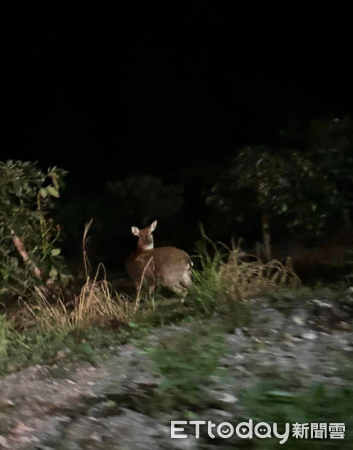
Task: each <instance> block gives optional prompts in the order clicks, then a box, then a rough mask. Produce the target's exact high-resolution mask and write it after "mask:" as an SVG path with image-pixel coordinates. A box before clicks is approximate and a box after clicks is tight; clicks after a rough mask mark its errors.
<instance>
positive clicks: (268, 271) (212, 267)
mask: <svg viewBox="0 0 353 450" xmlns="http://www.w3.org/2000/svg"><path fill="white" fill-rule="evenodd" d="M206 239H207V238H206ZM207 242H209V243H211V246H212V251H211V252H210V251H209V250H208V248H207ZM211 255H212V256H211ZM199 259H200V264H201V269H202V270H201V271H200V272H197V271H194V273H193V277H194V285H193V287H192V290H191V294H190V298H191V301H193V302H194V303H196V304H198V305H199V307H200V308H201V309H202V310H203V311H204V312H209V311H211V310H214V309H216V310H217V309H218V310H219V309H222V308H225V309H227V308H229V307H230V306H232V305H234V303H237V302H241V301H244V300H246V299H249V298H251V297H256V296H257V295H263V294H265V293H269V292H276V291H278V290H280V289H283V288H287V289H291V290H293V289H297V288H298V287H300V286H301V282H300V279H299V278H298V276H297V275H296V274H295V272H294V270H293V268H292V266H291V263H290V260H287V261H286V264H284V265H283V264H281V263H280V262H279V261H276V260H273V261H269V262H267V263H263V262H262V261H261V260H260V259H259V258H257V257H256V256H253V255H247V254H246V253H245V252H243V251H242V250H241V249H240V247H239V246H238V247H236V248H235V247H234V248H233V250H230V249H228V248H226V247H224V246H222V247H220V246H219V245H218V246H217V245H216V244H214V243H212V242H211V241H208V240H204V241H203V243H201V244H200V246H199Z"/></svg>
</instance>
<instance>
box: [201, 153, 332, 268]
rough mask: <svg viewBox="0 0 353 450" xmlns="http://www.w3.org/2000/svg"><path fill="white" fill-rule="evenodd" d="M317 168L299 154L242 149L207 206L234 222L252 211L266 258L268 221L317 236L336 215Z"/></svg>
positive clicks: (327, 179) (268, 255)
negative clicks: (257, 219)
mask: <svg viewBox="0 0 353 450" xmlns="http://www.w3.org/2000/svg"><path fill="white" fill-rule="evenodd" d="M323 169H324V167H322V166H320V165H319V163H318V162H317V163H316V164H314V162H313V161H312V160H310V159H309V158H308V157H306V156H305V155H304V154H303V153H301V152H299V151H294V150H287V149H286V150H281V149H280V150H273V149H269V148H267V147H266V146H257V147H246V148H244V149H243V150H241V151H240V152H239V153H238V155H237V156H236V158H234V159H233V160H232V162H231V164H230V166H229V167H228V168H227V169H226V170H225V171H224V176H223V177H222V180H221V181H220V182H218V183H217V184H216V185H215V186H214V187H213V189H212V192H211V194H210V195H209V197H208V199H207V202H208V203H209V204H211V205H212V206H213V207H215V208H216V210H217V211H219V212H221V213H223V214H224V215H228V216H230V215H233V214H235V215H236V216H237V217H238V218H239V220H244V218H246V215H247V214H249V213H251V212H252V209H254V208H255V209H256V211H257V212H258V215H259V217H260V218H261V227H262V235H263V243H264V249H265V256H266V258H268V259H270V258H271V232H270V227H271V224H273V222H275V221H276V222H278V221H279V222H280V223H281V225H282V227H283V228H286V229H287V230H291V231H292V230H298V229H300V228H306V229H310V230H315V231H316V232H319V231H320V230H321V229H322V228H323V227H324V226H325V225H326V223H327V220H328V218H329V217H330V215H331V214H333V213H334V212H335V211H336V209H337V207H338V203H337V202H336V199H337V189H336V188H335V184H334V183H333V181H332V179H331V178H330V176H329V175H328V174H327V173H325V171H324V170H323ZM242 196H245V197H246V198H247V199H248V202H247V205H246V206H245V210H244V211H243V212H242V213H241V214H240V216H239V208H234V205H236V204H237V202H238V201H239V199H241V198H242ZM242 204H243V205H244V202H242Z"/></svg>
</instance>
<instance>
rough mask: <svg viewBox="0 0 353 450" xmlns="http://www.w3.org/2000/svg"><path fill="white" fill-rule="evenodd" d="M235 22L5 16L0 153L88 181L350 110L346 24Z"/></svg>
mask: <svg viewBox="0 0 353 450" xmlns="http://www.w3.org/2000/svg"><path fill="white" fill-rule="evenodd" d="M160 14H163V11H162V12H160ZM241 23H242V19H241V17H237V18H236V19H234V18H233V17H229V15H228V14H227V12H224V13H221V12H217V13H216V12H215V11H211V10H209V9H208V10H206V9H203V10H202V11H201V12H200V11H199V10H197V9H196V8H195V10H192V9H191V10H188V11H186V12H185V11H184V12H182V13H181V12H180V11H179V14H177V12H175V11H172V10H169V11H165V16H164V17H163V18H162V19H161V15H159V16H158V15H155V14H154V13H153V12H151V11H150V14H147V15H146V16H144V14H143V13H141V12H140V16H139V17H138V18H136V17H135V16H132V17H130V20H129V21H128V22H127V23H124V17H121V16H120V17H116V16H114V17H110V14H109V11H108V12H107V16H106V17H100V18H99V19H98V18H97V19H93V18H92V17H91V18H90V19H89V20H88V19H86V18H81V19H78V18H77V17H76V18H72V19H67V18H60V19H59V18H53V20H52V21H51V22H50V23H49V21H46V22H45V24H43V22H41V21H40V20H39V19H37V20H36V21H35V20H34V21H29V22H26V24H25V26H23V24H21V23H19V22H17V21H14V23H10V24H8V28H7V32H5V38H4V39H3V41H2V67H3V70H2V72H5V80H3V82H2V88H1V90H2V95H1V97H2V101H1V108H2V110H3V117H4V119H3V120H2V126H1V128H2V130H1V138H2V145H1V148H2V157H1V159H2V160H4V159H9V158H11V159H22V160H39V161H40V163H41V165H43V166H47V165H58V166H61V167H63V168H65V169H68V170H69V171H70V172H71V176H70V177H71V180H72V182H75V181H76V182H77V183H81V182H82V181H84V183H90V184H94V183H95V182H96V180H98V182H99V183H100V182H101V181H103V180H105V179H119V178H122V177H124V176H125V175H127V174H129V173H134V172H135V173H155V174H161V173H164V174H168V173H170V172H173V171H178V170H179V169H181V168H182V167H185V166H187V165H189V164H195V165H196V164H197V161H198V160H200V159H201V160H206V161H211V162H212V161H215V162H216V161H218V160H219V159H220V158H222V157H223V156H224V155H226V154H227V153H229V152H231V151H233V150H234V148H236V147H238V146H240V145H243V144H248V143H259V142H264V141H267V142H271V141H273V140H274V139H275V138H276V133H277V130H278V128H279V127H280V126H282V125H284V124H285V123H286V121H287V120H288V119H289V118H290V117H298V118H303V119H306V118H310V117H315V116H319V115H320V114H325V113H330V114H331V113H332V114H342V113H346V112H347V113H352V112H353V111H352V110H353V106H352V105H353V103H352V100H353V98H352V97H353V96H352V71H351V69H350V68H349V66H350V64H351V63H350V52H349V51H348V49H347V48H346V47H345V45H347V46H348V44H349V41H347V40H346V38H345V36H344V30H345V29H344V27H343V26H342V27H341V29H340V30H332V28H330V27H325V26H323V27H322V30H320V31H319V30H310V32H311V34H312V36H311V37H309V34H310V33H308V36H304V35H303V29H305V26H303V27H300V26H298V24H297V25H295V27H293V31H292V29H290V30H288V33H287V34H285V35H284V34H283V30H284V29H286V28H287V25H288V24H285V23H283V25H282V30H277V29H276V30H273V29H272V26H271V24H270V23H265V24H264V25H263V28H258V27H257V25H256V24H255V23H251V24H249V26H245V27H243V28H241V29H239V25H240V24H241ZM270 32H271V36H270ZM190 161H191V163H190Z"/></svg>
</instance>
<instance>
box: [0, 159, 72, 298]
mask: <svg viewBox="0 0 353 450" xmlns="http://www.w3.org/2000/svg"><path fill="white" fill-rule="evenodd" d="M64 175H65V171H63V170H61V169H58V168H57V167H53V168H51V169H48V171H47V173H44V172H43V171H42V170H40V169H39V168H38V166H37V164H36V163H31V162H21V161H6V162H0V294H1V297H2V299H3V300H4V299H6V298H8V297H9V296H11V295H14V294H20V295H23V294H24V293H25V292H26V291H27V290H28V289H31V288H33V287H34V286H35V285H46V286H50V285H51V284H53V283H57V284H59V285H65V284H66V283H67V282H68V280H69V275H68V273H67V271H66V268H65V264H64V260H63V258H62V257H61V255H60V252H61V249H60V247H59V243H60V239H61V238H60V226H59V225H56V224H55V223H54V221H53V219H52V218H51V217H50V215H49V213H50V211H51V209H52V207H53V203H54V202H53V200H55V199H57V198H58V197H59V190H60V188H61V187H62V186H63V184H62V177H63V176H64Z"/></svg>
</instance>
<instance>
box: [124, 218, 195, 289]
mask: <svg viewBox="0 0 353 450" xmlns="http://www.w3.org/2000/svg"><path fill="white" fill-rule="evenodd" d="M156 226H157V221H155V222H153V223H152V224H151V225H150V226H149V227H147V228H145V229H143V230H139V229H138V228H136V227H132V233H133V234H135V236H138V238H139V240H138V244H137V251H136V252H134V253H132V254H131V255H130V257H129V258H128V260H127V271H128V273H129V276H130V277H131V278H132V279H133V280H134V281H135V286H136V289H140V288H141V283H143V284H144V285H145V286H147V287H148V288H149V290H150V293H152V292H153V291H154V289H155V287H156V286H157V285H162V286H165V287H167V288H169V289H170V290H172V291H173V292H175V293H177V294H181V295H182V296H183V297H185V296H186V294H187V292H188V288H190V286H191V284H192V281H191V266H192V262H191V259H190V256H189V255H188V254H187V253H185V252H184V251H183V250H180V249H178V248H175V247H159V248H154V244H153V237H152V232H153V231H154V229H155V228H156Z"/></svg>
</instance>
